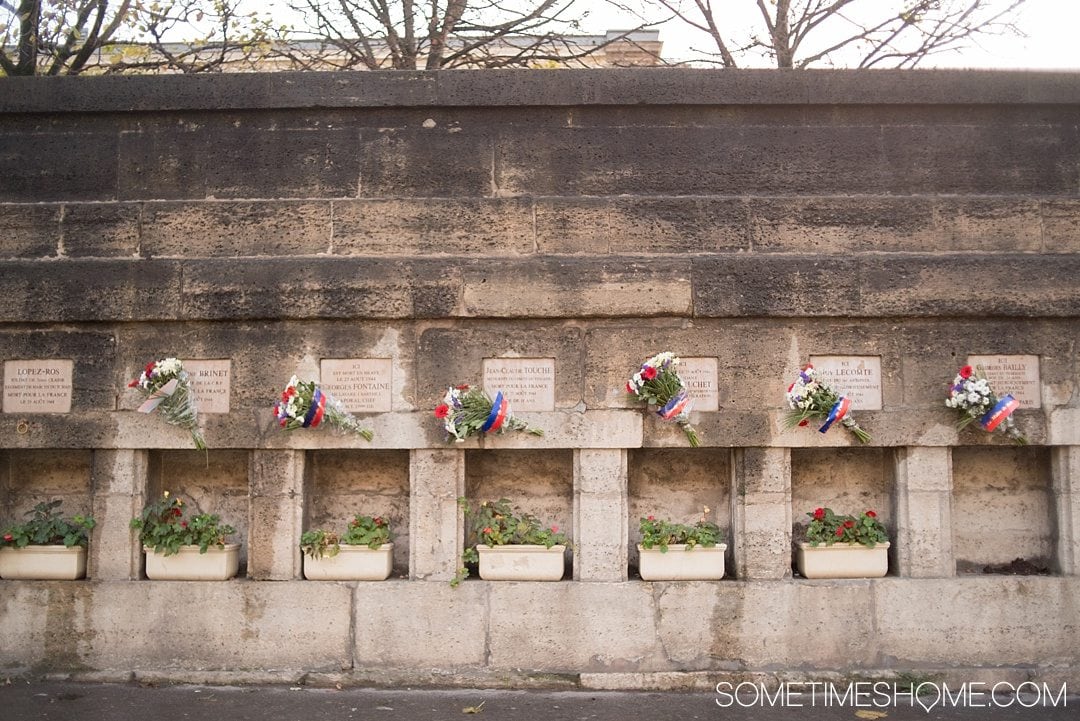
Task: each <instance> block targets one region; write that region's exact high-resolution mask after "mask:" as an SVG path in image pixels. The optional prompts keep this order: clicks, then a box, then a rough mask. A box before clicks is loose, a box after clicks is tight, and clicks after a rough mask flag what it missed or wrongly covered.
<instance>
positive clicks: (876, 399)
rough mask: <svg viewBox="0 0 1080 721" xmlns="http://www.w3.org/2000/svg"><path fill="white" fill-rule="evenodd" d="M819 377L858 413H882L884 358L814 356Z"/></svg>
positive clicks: (814, 363) (811, 361)
mask: <svg viewBox="0 0 1080 721" xmlns="http://www.w3.org/2000/svg"><path fill="white" fill-rule="evenodd" d="M810 363H811V364H813V366H814V370H816V371H817V376H818V378H819V379H821V381H822V382H823V383H826V384H827V385H828V386H829V387H831V388H832V389H833V390H834V391H836V392H837V393H839V394H840V395H843V396H847V397H848V398H850V399H851V409H852V410H856V411H880V410H881V358H880V357H879V356H876V355H819V356H810Z"/></svg>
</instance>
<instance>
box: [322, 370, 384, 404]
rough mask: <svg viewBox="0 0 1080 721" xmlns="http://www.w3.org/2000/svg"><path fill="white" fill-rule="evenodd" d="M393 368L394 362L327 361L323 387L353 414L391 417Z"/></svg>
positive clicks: (323, 375)
mask: <svg viewBox="0 0 1080 721" xmlns="http://www.w3.org/2000/svg"><path fill="white" fill-rule="evenodd" d="M393 367H394V362H393V360H392V359H390V358H341V359H335V358H324V359H323V360H322V362H321V363H320V364H319V375H320V385H321V386H322V388H323V390H325V391H326V392H327V393H329V394H330V396H331V397H332V398H333V399H334V400H336V401H338V402H340V403H341V404H342V405H343V406H345V410H347V411H349V412H350V413H389V412H390V410H391V401H392V398H393Z"/></svg>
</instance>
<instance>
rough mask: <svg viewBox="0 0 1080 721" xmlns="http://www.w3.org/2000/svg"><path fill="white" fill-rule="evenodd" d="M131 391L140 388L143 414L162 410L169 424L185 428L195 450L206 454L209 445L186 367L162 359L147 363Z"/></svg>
mask: <svg viewBox="0 0 1080 721" xmlns="http://www.w3.org/2000/svg"><path fill="white" fill-rule="evenodd" d="M128 388H138V389H139V391H140V392H142V394H143V396H144V397H145V398H146V400H145V401H144V402H143V404H142V405H141V406H139V412H140V413H152V412H153V411H154V409H155V408H161V414H162V415H163V416H165V422H166V423H170V424H172V425H174V426H180V427H181V428H186V429H187V430H188V431H189V432H190V433H191V440H193V441H194V442H195V447H196V448H198V449H199V450H200V451H204V450H206V441H205V440H203V436H202V433H201V432H200V431H199V426H198V406H197V404H196V402H195V391H194V390H193V389H192V387H191V380H190V379H189V378H188V374H187V371H185V370H184V364H183V363H182V362H181V361H180V360H179V359H178V358H162V359H161V360H157V361H151V362H149V363H147V364H146V368H144V369H143V372H142V373H141V374H140V375H139V377H138V378H136V379H135V380H133V381H131V382H130V383H128Z"/></svg>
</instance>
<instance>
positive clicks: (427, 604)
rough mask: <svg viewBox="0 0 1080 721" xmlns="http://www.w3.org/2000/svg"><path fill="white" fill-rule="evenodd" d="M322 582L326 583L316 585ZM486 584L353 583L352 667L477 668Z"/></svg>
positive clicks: (482, 651) (483, 648) (482, 659)
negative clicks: (353, 635) (353, 658)
mask: <svg viewBox="0 0 1080 721" xmlns="http://www.w3.org/2000/svg"><path fill="white" fill-rule="evenodd" d="M319 585H325V584H319ZM487 587H488V584H487V583H484V582H480V581H466V582H464V583H462V584H461V585H460V586H458V587H457V588H451V587H450V585H449V584H448V583H445V582H443V581H439V582H432V583H423V582H418V581H400V582H399V581H381V582H378V583H358V584H356V590H355V591H354V599H355V608H356V613H355V619H354V621H355V624H356V627H355V642H354V644H353V649H354V654H355V659H356V661H355V665H356V667H357V668H359V669H371V668H378V667H389V668H414V669H419V668H423V669H454V668H464V667H470V668H477V667H482V666H484V665H485V664H486V662H487V633H488V632H487V628H488V611H487V602H486V597H487V593H488V588H487Z"/></svg>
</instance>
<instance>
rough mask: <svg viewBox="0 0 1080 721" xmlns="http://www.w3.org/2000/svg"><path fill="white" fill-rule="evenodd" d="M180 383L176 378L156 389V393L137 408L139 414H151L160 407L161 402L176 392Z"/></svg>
mask: <svg viewBox="0 0 1080 721" xmlns="http://www.w3.org/2000/svg"><path fill="white" fill-rule="evenodd" d="M179 383H180V380H179V379H178V378H173V379H172V380H171V381H169V382H168V383H166V384H165V385H163V386H161V388H158V389H157V390H156V391H154V392H153V393H151V394H150V397H149V398H147V399H146V400H145V401H144V402H143V404H142V405H141V406H139V413H152V412H153V410H154V409H155V408H157V407H158V406H159V405H161V402H162V401H163V400H165V399H166V398H168V397H169V396H171V395H172V394H173V392H174V391H175V390H176V386H177V384H179Z"/></svg>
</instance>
